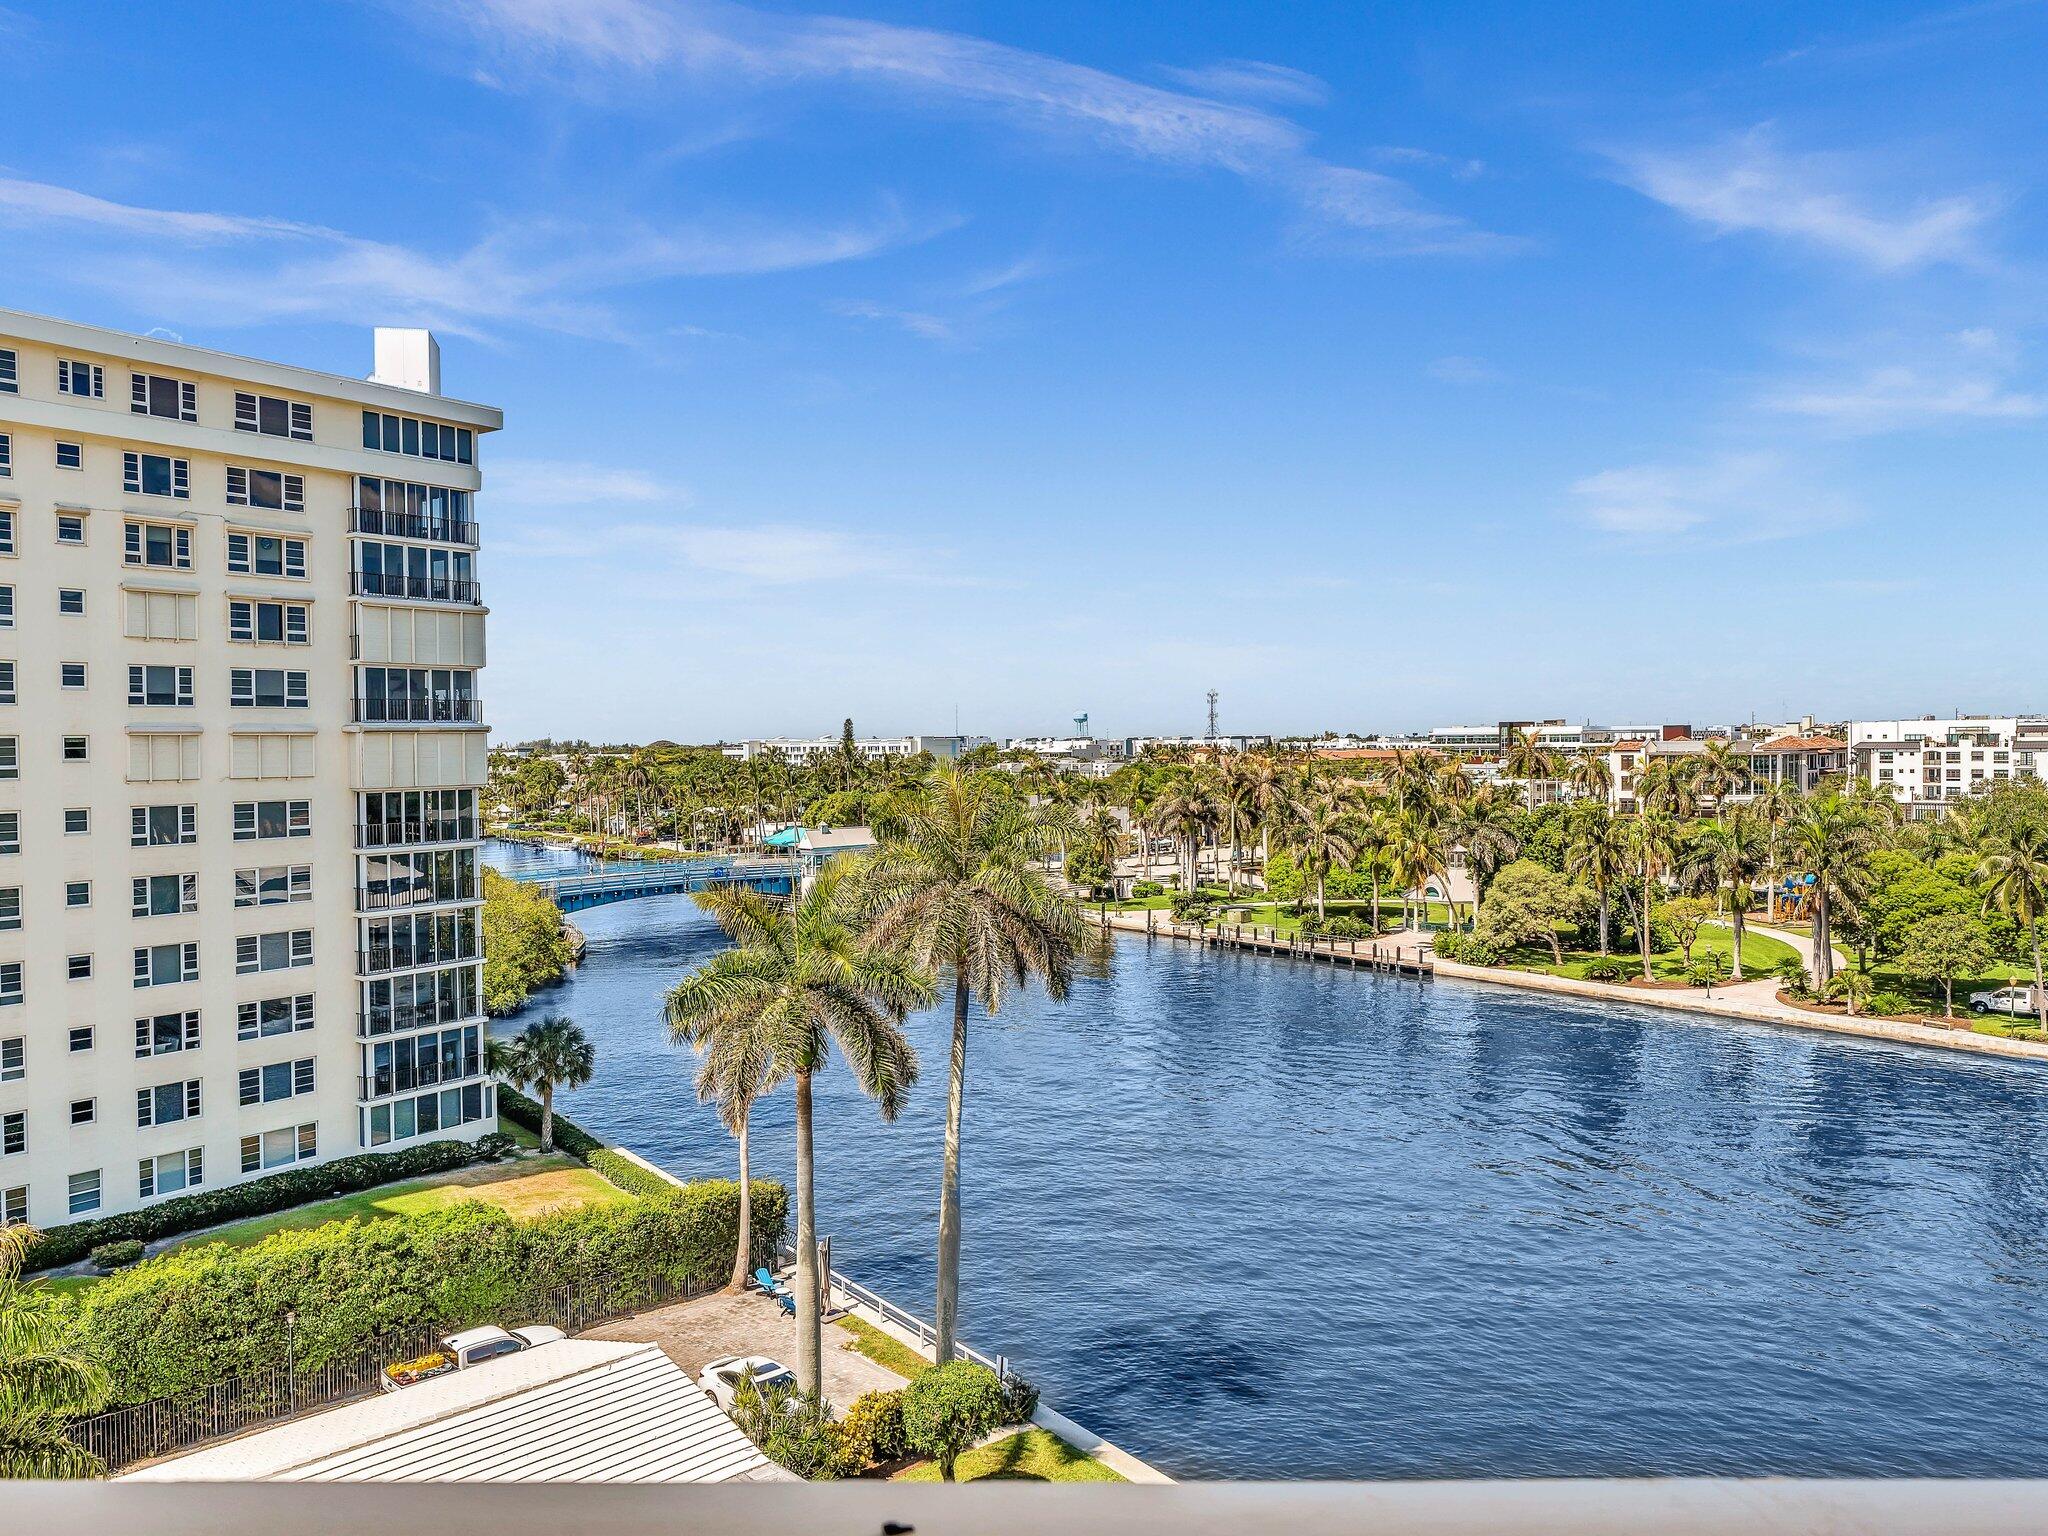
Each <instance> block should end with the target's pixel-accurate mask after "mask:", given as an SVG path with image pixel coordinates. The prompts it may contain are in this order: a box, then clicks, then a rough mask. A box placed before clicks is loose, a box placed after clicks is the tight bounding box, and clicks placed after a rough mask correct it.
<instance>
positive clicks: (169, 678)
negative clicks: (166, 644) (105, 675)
mask: <svg viewBox="0 0 2048 1536" xmlns="http://www.w3.org/2000/svg"><path fill="white" fill-rule="evenodd" d="M128 702H129V703H130V704H167V705H173V706H176V707H178V708H181V709H189V708H190V707H191V705H192V669H191V668H190V667H162V666H132V667H130V668H129V669H128Z"/></svg>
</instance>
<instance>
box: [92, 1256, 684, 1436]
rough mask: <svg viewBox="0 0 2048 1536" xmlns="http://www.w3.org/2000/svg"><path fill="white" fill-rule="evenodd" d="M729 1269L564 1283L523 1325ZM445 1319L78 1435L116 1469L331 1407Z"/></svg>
mask: <svg viewBox="0 0 2048 1536" xmlns="http://www.w3.org/2000/svg"><path fill="white" fill-rule="evenodd" d="M723 1280H724V1276H723V1275H721V1276H719V1277H718V1279H717V1280H714V1281H712V1282H710V1283H709V1284H705V1285H688V1284H684V1283H681V1282H676V1281H655V1282H644V1281H635V1282H631V1283H628V1282H623V1281H613V1282H608V1283H599V1284H597V1285H595V1286H563V1287H561V1288H560V1289H558V1290H555V1291H552V1292H550V1293H548V1294H547V1295H546V1296H545V1297H543V1298H542V1299H541V1301H540V1303H539V1304H538V1305H537V1306H530V1307H527V1308H525V1309H524V1310H523V1311H522V1312H521V1314H520V1315H519V1317H518V1318H517V1320H516V1321H517V1324H518V1326H521V1327H525V1326H527V1325H530V1324H535V1323H546V1324H550V1325H552V1326H554V1327H556V1328H560V1329H563V1330H564V1331H566V1332H569V1333H578V1332H581V1331H582V1330H583V1329H586V1328H595V1327H596V1326H598V1325H599V1324H600V1323H605V1322H610V1321H611V1320H613V1319H614V1318H620V1317H630V1316H631V1315H632V1314H634V1313H635V1312H644V1311H646V1310H647V1309H648V1308H650V1307H665V1306H669V1305H671V1304H673V1303H675V1302H679V1301H694V1300H696V1299H697V1298H698V1297H700V1296H708V1295H710V1294H711V1293H712V1292H713V1291H715V1290H717V1289H718V1287H719V1285H720V1284H721V1283H723ZM448 1331H449V1325H448V1324H446V1323H434V1324H427V1323H422V1324H419V1325H417V1326H415V1327H411V1328H400V1329H394V1330H393V1331H391V1332H389V1333H384V1334H379V1335H378V1336H377V1337H376V1338H373V1339H369V1340H366V1341H365V1342H363V1343H362V1344H360V1345H358V1346H357V1347H356V1348H354V1349H352V1350H349V1351H348V1352H347V1353H346V1354H343V1355H339V1356H337V1357H335V1358H334V1359H331V1360H327V1361H325V1362H323V1363H322V1364H320V1365H318V1366H314V1367H311V1368H308V1367H306V1366H303V1365H299V1364H297V1362H287V1361H283V1360H280V1361H277V1362H276V1363H275V1364H273V1365H270V1366H266V1367H264V1368H262V1369H260V1370H255V1371H248V1372H245V1373H244V1374H242V1375H240V1376H231V1377H229V1378H228V1379H227V1380H225V1381H218V1382H214V1383H213V1384H211V1385H210V1386H205V1387H195V1388H193V1389H192V1390H191V1391H189V1392H181V1393H179V1394H178V1395H176V1396H175V1397H159V1398H155V1399H152V1400H151V1401H149V1402H146V1403H136V1404H133V1405H132V1406H130V1407H126V1408H113V1409H109V1410H108V1411H107V1412H105V1413H100V1414H95V1415H93V1416H92V1417H91V1418H89V1419H80V1420H79V1421H78V1422H77V1423H75V1424H73V1425H72V1426H71V1429H70V1436H71V1438H72V1439H73V1440H74V1441H76V1442H77V1443H78V1444H79V1445H82V1446H84V1447H85V1449H87V1450H88V1451H91V1452H92V1453H93V1454H94V1455H95V1456H97V1457H99V1459H100V1460H101V1461H103V1462H105V1463H106V1465H107V1469H108V1470H109V1471H118V1470H120V1469H121V1468H122V1467H127V1466H133V1465H134V1464H135V1463H136V1462H139V1461H148V1460H151V1459H152V1458H154V1457H159V1456H169V1455H173V1454H175V1453H177V1452H179V1451H188V1450H191V1449H193V1448H194V1447H195V1446H199V1445H203V1444H205V1443H206V1442H207V1441H209V1440H217V1439H220V1438H222V1437H223V1436H228V1435H239V1434H243V1433H245V1432H247V1431H249V1430H252V1429H261V1428H263V1427H264V1426H266V1425H270V1424H275V1423H278V1422H279V1421H281V1420H284V1419H288V1418H291V1417H292V1416H293V1415H295V1414H300V1413H304V1412H306V1411H307V1410H308V1409H311V1408H325V1407H331V1406H332V1405H334V1404H336V1403H345V1402H348V1401H350V1400H351V1399H354V1398H359V1397H367V1396H369V1395H370V1394H371V1393H374V1392H376V1391H377V1390H379V1387H378V1382H379V1378H380V1377H381V1376H382V1375H383V1372H384V1368H385V1367H386V1366H387V1365H391V1364H394V1363H395V1362H397V1361H401V1360H415V1359H418V1358H419V1357H420V1356H421V1355H424V1354H427V1353H429V1352H430V1351H432V1350H433V1349H434V1348H436V1346H437V1345H438V1343H439V1341H440V1339H441V1336H442V1335H443V1334H445V1333H446V1332H448Z"/></svg>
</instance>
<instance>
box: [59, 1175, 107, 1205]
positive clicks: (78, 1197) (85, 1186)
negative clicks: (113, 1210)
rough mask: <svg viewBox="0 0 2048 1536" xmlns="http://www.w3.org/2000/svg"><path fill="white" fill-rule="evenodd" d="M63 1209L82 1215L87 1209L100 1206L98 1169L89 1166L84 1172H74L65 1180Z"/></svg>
mask: <svg viewBox="0 0 2048 1536" xmlns="http://www.w3.org/2000/svg"><path fill="white" fill-rule="evenodd" d="M66 1198H67V1199H68V1201H69V1204H68V1205H67V1206H66V1207H65V1209H66V1210H67V1211H68V1212H69V1213H70V1214H71V1215H73V1216H83V1215H85V1214H86V1212H88V1211H96V1210H98V1209H99V1208H100V1171H99V1169H97V1168H91V1169H88V1170H86V1171H85V1172H84V1173H74V1174H72V1175H71V1177H70V1179H69V1180H68V1181H67V1189H66Z"/></svg>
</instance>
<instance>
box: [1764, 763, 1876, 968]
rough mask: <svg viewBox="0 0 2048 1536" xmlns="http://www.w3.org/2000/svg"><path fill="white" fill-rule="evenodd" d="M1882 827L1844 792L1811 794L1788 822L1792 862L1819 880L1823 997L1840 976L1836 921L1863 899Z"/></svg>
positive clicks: (1817, 941) (1816, 923) (1816, 930)
mask: <svg viewBox="0 0 2048 1536" xmlns="http://www.w3.org/2000/svg"><path fill="white" fill-rule="evenodd" d="M1881 827H1882V823H1881V822H1880V821H1879V820H1878V819H1877V817H1876V816H1875V815H1874V814H1873V812H1872V810H1871V808H1870V807H1869V806H1868V805H1867V804H1866V803H1865V802H1864V801H1863V800H1861V799H1860V798H1859V797H1857V796H1855V795H1852V794H1846V793H1844V792H1843V791H1841V790H1838V789H1824V790H1822V791H1820V792H1819V793H1818V794H1814V795H1808V796H1807V797H1806V798H1805V799H1804V800H1802V801H1800V802H1799V805H1798V808H1797V809H1796V810H1795V811H1794V812H1793V816H1792V819H1791V821H1789V822H1788V823H1786V826H1785V833H1784V835H1785V846H1786V849H1787V855H1788V858H1789V860H1790V862H1791V863H1792V865H1793V867H1794V868H1797V869H1801V870H1803V871H1804V872H1805V873H1807V874H1809V875H1812V876H1813V883H1812V884H1811V885H1810V886H1808V887H1807V889H1809V890H1810V891H1811V892H1812V893H1813V981H1814V986H1815V988H1816V989H1817V990H1819V991H1821V992H1823V993H1825V992H1826V990H1827V986H1828V983H1829V982H1831V981H1833V980H1834V976H1835V947H1834V933H1835V925H1836V922H1837V920H1838V919H1840V918H1841V917H1843V916H1844V915H1846V913H1848V912H1852V911H1853V910H1854V909H1855V905H1856V903H1857V901H1858V900H1859V899H1860V898H1861V896H1862V894H1863V877H1864V866H1865V861H1866V859H1867V858H1868V856H1869V854H1870V851H1871V850H1872V848H1874V847H1875V846H1876V844H1877V841H1878V835H1879V832H1880V830H1881Z"/></svg>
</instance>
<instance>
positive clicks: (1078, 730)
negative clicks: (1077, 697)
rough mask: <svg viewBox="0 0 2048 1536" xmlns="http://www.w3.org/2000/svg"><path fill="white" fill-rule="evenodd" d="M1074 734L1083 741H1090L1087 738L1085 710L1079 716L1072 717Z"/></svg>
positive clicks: (1086, 712) (1086, 714) (1086, 713)
mask: <svg viewBox="0 0 2048 1536" xmlns="http://www.w3.org/2000/svg"><path fill="white" fill-rule="evenodd" d="M1074 734H1075V735H1076V736H1079V737H1081V738H1083V739H1084V740H1086V739H1090V738H1089V737H1088V711H1087V710H1085V709H1084V710H1082V711H1081V713H1080V714H1078V715H1076V716H1074Z"/></svg>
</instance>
